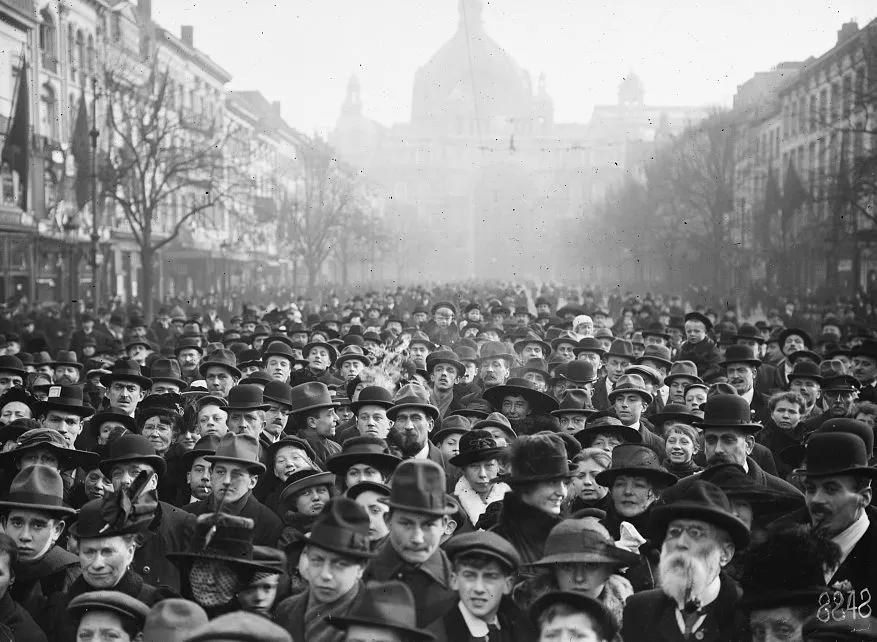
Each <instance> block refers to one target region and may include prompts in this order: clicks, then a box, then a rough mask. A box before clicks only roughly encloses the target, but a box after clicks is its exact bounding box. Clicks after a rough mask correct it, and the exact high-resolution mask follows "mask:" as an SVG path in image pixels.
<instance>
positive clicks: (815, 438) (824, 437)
mask: <svg viewBox="0 0 877 642" xmlns="http://www.w3.org/2000/svg"><path fill="white" fill-rule="evenodd" d="M868 460H869V453H868V452H867V448H866V446H865V442H864V441H863V440H862V439H861V438H860V437H859V436H858V435H854V434H852V433H849V432H841V431H835V432H815V433H813V434H812V435H810V438H809V439H808V440H807V443H806V444H804V463H803V464H802V465H801V467H800V468H797V469H795V471H794V472H795V474H797V475H800V476H805V477H829V476H832V475H862V476H864V477H870V478H872V479H873V478H875V477H877V468H874V467H873V466H870V465H869V464H868Z"/></svg>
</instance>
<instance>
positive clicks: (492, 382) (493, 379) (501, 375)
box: [479, 359, 509, 386]
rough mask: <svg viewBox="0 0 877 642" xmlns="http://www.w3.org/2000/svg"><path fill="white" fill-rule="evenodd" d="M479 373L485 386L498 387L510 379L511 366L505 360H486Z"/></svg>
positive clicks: (482, 363)
mask: <svg viewBox="0 0 877 642" xmlns="http://www.w3.org/2000/svg"><path fill="white" fill-rule="evenodd" d="M479 372H480V374H481V380H482V381H483V382H484V383H485V385H487V386H498V385H501V384H503V383H505V381H506V379H508V377H509V366H508V364H507V363H506V361H505V359H484V360H483V361H482V362H481V368H480V369H479Z"/></svg>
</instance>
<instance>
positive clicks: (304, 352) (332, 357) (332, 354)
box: [301, 341, 338, 365]
mask: <svg viewBox="0 0 877 642" xmlns="http://www.w3.org/2000/svg"><path fill="white" fill-rule="evenodd" d="M318 347H319V348H325V349H326V351H327V352H328V353H329V365H332V364H333V363H335V362H336V361H337V360H338V349H337V348H336V347H335V346H333V345H332V344H331V343H328V342H327V341H311V342H310V343H306V344H305V346H304V347H303V348H302V349H301V356H302V358H304V359H307V358H308V354H310V352H311V350H313V349H314V348H318Z"/></svg>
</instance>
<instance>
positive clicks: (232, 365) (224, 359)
mask: <svg viewBox="0 0 877 642" xmlns="http://www.w3.org/2000/svg"><path fill="white" fill-rule="evenodd" d="M237 363H238V358H237V357H236V356H235V353H234V352H232V351H231V350H226V349H225V348H220V349H219V350H214V351H213V352H211V353H210V354H208V355H207V356H206V357H205V358H204V361H202V362H201V364H200V365H199V366H198V372H199V373H200V374H201V376H202V377H206V376H207V368H210V367H211V366H217V367H220V368H225V369H226V370H228V371H229V372H230V373H231V375H232V376H233V377H234V378H235V379H240V378H241V375H242V374H243V373H242V372H241V371H240V370H238V367H237Z"/></svg>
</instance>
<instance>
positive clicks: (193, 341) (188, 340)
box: [174, 337, 204, 355]
mask: <svg viewBox="0 0 877 642" xmlns="http://www.w3.org/2000/svg"><path fill="white" fill-rule="evenodd" d="M183 350H197V351H198V352H200V353H201V354H204V347H203V346H202V345H201V339H198V338H194V337H184V338H180V339H179V340H178V341H177V345H176V347H175V348H174V354H177V355H179V354H180V353H181V352H182V351H183Z"/></svg>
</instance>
